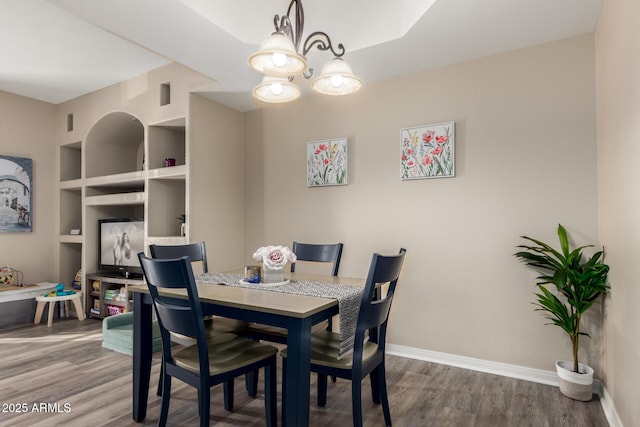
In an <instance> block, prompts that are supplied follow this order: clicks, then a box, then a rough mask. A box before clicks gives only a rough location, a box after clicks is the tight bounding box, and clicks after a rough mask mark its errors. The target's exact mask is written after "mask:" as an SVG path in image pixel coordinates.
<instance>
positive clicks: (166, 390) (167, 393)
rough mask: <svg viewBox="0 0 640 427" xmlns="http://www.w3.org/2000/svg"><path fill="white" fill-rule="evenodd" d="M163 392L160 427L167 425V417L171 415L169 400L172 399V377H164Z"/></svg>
mask: <svg viewBox="0 0 640 427" xmlns="http://www.w3.org/2000/svg"><path fill="white" fill-rule="evenodd" d="M162 391H163V393H162V406H161V407H160V418H159V419H158V426H159V427H164V426H166V425H167V416H168V415H169V399H170V397H171V377H170V376H169V375H164V376H163V377H162Z"/></svg>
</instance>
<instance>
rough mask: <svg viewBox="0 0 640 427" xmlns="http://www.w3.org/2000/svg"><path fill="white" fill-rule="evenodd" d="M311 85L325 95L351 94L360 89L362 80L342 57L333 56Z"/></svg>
mask: <svg viewBox="0 0 640 427" xmlns="http://www.w3.org/2000/svg"><path fill="white" fill-rule="evenodd" d="M311 86H312V87H313V90H315V91H316V92H319V93H322V94H324V95H349V94H351V93H354V92H357V91H358V90H360V88H361V87H362V81H361V80H360V79H359V78H358V77H356V76H354V75H353V71H351V67H349V64H347V63H346V62H344V61H343V60H342V58H333V59H332V60H331V61H329V62H327V63H326V64H325V66H324V67H322V72H321V73H320V75H319V76H318V78H316V79H315V80H314V81H313V83H312V84H311Z"/></svg>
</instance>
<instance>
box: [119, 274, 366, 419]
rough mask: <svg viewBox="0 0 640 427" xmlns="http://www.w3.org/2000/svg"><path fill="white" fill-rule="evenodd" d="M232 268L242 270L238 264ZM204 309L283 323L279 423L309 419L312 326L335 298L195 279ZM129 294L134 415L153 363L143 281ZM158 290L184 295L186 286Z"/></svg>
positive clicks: (334, 310)
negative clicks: (284, 367) (284, 364)
mask: <svg viewBox="0 0 640 427" xmlns="http://www.w3.org/2000/svg"><path fill="white" fill-rule="evenodd" d="M231 273H237V274H238V275H241V274H243V271H240V270H237V271H233V272H231ZM285 278H286V280H289V281H290V282H291V283H295V282H297V281H308V282H317V283H329V284H334V285H351V286H359V287H363V286H364V279H359V278H348V277H342V276H330V275H317V274H305V273H299V272H295V273H290V272H287V273H286V274H285ZM196 286H197V288H198V294H199V297H200V302H201V303H202V306H203V312H204V314H205V315H216V316H223V317H227V318H232V319H238V320H243V321H247V322H254V323H260V324H265V325H271V326H279V327H283V328H286V329H287V353H288V354H287V372H286V375H285V378H286V384H282V386H283V387H286V389H287V393H286V394H284V393H283V395H284V396H286V397H285V398H286V399H287V400H286V403H285V402H283V404H284V409H285V411H284V412H283V414H282V417H283V420H282V424H283V425H287V426H295V427H302V426H308V425H309V400H310V399H309V395H310V355H311V327H312V326H313V325H315V324H317V323H320V322H322V321H323V320H326V319H329V318H331V317H332V316H334V315H336V314H338V313H339V303H338V299H336V298H326V297H319V296H313V295H301V294H292V293H286V292H278V291H277V289H276V288H275V287H267V286H262V285H260V284H255V285H253V286H228V285H225V284H212V283H204V282H201V281H198V280H197V279H196ZM128 292H130V293H131V294H132V296H133V419H134V420H135V421H137V422H142V421H143V420H144V419H145V417H146V410H147V399H148V395H149V380H150V376H151V363H152V344H151V337H152V301H151V296H150V295H149V290H148V288H147V286H146V285H131V286H129V287H128ZM161 293H162V294H165V295H168V296H175V297H176V298H184V299H186V298H187V296H186V292H185V291H184V290H175V289H169V290H163V291H161Z"/></svg>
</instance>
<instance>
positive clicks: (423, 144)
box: [400, 122, 455, 180]
mask: <svg viewBox="0 0 640 427" xmlns="http://www.w3.org/2000/svg"><path fill="white" fill-rule="evenodd" d="M454 128H455V124H454V122H445V123H437V124H433V125H425V126H418V127H413V128H407V129H402V130H401V131H400V147H401V154H400V155H401V158H400V165H401V179H402V180H409V179H421V178H444V177H453V176H455V155H454V154H455V150H454V147H455V141H454V139H455V132H454Z"/></svg>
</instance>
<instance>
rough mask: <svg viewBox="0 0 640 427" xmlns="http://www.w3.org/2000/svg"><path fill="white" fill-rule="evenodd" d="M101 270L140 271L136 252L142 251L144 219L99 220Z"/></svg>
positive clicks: (125, 272)
mask: <svg viewBox="0 0 640 427" xmlns="http://www.w3.org/2000/svg"><path fill="white" fill-rule="evenodd" d="M99 234H100V247H99V248H98V250H99V257H100V258H99V260H98V264H99V269H100V270H101V271H111V272H121V273H124V274H127V273H136V274H139V273H141V272H142V270H141V268H140V262H139V261H138V252H143V251H144V221H143V220H140V219H129V218H127V219H101V220H99Z"/></svg>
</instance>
